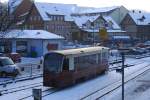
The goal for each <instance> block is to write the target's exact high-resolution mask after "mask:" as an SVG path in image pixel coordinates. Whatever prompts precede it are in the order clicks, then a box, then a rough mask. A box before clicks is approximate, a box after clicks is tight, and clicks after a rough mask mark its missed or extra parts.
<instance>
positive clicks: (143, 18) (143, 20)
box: [129, 10, 150, 25]
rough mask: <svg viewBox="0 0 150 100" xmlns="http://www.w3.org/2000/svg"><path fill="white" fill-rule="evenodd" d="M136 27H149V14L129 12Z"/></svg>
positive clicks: (136, 11) (135, 11)
mask: <svg viewBox="0 0 150 100" xmlns="http://www.w3.org/2000/svg"><path fill="white" fill-rule="evenodd" d="M129 15H130V16H131V17H132V19H133V20H134V22H135V23H136V24H137V25H150V13H148V12H145V11H138V10H133V11H130V12H129Z"/></svg>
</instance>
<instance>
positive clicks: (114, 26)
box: [103, 16, 121, 29]
mask: <svg viewBox="0 0 150 100" xmlns="http://www.w3.org/2000/svg"><path fill="white" fill-rule="evenodd" d="M103 18H104V19H105V21H107V22H108V23H112V27H113V29H121V28H120V26H119V25H118V24H117V23H116V22H115V21H114V20H113V19H112V18H111V17H110V16H103Z"/></svg>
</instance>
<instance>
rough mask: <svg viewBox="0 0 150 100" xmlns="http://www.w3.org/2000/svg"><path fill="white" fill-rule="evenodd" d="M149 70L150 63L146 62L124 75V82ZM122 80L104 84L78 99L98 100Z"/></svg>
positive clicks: (115, 87) (116, 87)
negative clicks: (134, 70)
mask: <svg viewBox="0 0 150 100" xmlns="http://www.w3.org/2000/svg"><path fill="white" fill-rule="evenodd" d="M148 70H150V64H147V65H146V66H144V67H143V68H142V69H141V68H140V69H138V70H137V71H136V72H133V73H131V74H129V75H127V76H126V77H125V83H127V82H129V81H131V80H133V79H135V78H136V77H138V76H140V75H141V74H143V73H144V72H146V71H148ZM121 84H122V81H121V79H120V80H119V81H116V82H115V83H111V84H108V85H106V86H105V87H103V88H100V89H98V90H96V91H94V92H92V93H90V94H88V95H86V96H84V97H82V98H81V99H80V100H99V99H100V98H102V97H103V96H105V95H107V94H108V93H111V92H113V91H114V90H116V89H118V88H119V87H121Z"/></svg>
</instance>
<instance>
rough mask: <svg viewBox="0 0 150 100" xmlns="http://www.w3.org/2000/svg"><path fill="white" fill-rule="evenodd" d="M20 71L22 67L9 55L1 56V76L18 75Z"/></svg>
mask: <svg viewBox="0 0 150 100" xmlns="http://www.w3.org/2000/svg"><path fill="white" fill-rule="evenodd" d="M19 73H20V69H19V68H18V67H17V66H16V65H15V64H14V62H13V61H12V60H11V59H10V58H9V57H0V76H2V77H6V76H7V75H12V76H17V75H18V74H19Z"/></svg>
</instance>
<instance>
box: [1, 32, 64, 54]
mask: <svg viewBox="0 0 150 100" xmlns="http://www.w3.org/2000/svg"><path fill="white" fill-rule="evenodd" d="M2 40H4V41H2ZM63 40H64V38H63V37H61V36H58V35H56V34H53V33H50V32H47V31H44V30H12V31H10V32H8V33H7V34H6V35H5V36H4V37H3V39H1V42H0V49H1V51H2V52H17V53H20V54H22V55H23V56H42V55H44V54H45V53H47V52H48V51H50V50H56V49H61V48H62V47H61V46H62V41H63Z"/></svg>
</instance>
